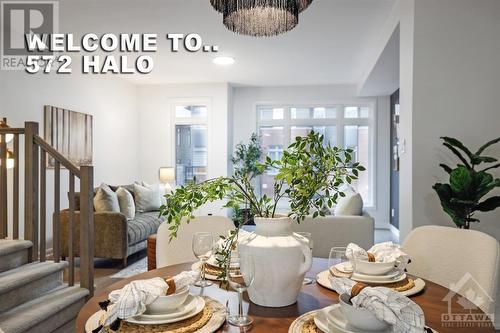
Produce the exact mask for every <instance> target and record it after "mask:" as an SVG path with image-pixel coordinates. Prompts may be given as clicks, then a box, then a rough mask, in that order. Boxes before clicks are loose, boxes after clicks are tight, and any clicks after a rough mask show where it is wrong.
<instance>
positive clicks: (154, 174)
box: [139, 83, 231, 214]
mask: <svg viewBox="0 0 500 333" xmlns="http://www.w3.org/2000/svg"><path fill="white" fill-rule="evenodd" d="M229 98H230V87H229V85H228V84H227V83H214V84H179V85H143V86H140V87H139V105H140V113H139V115H140V120H139V132H140V137H139V146H140V148H139V160H140V168H139V178H140V179H142V180H144V181H147V182H158V169H159V168H160V167H162V166H174V165H175V159H174V158H175V141H174V136H173V135H174V132H173V131H174V129H175V127H174V124H173V115H172V108H173V104H175V103H176V102H181V101H182V102H186V103H189V102H196V101H200V102H202V103H205V102H206V103H208V104H209V108H210V109H209V119H208V136H209V146H208V164H209V166H208V173H209V175H208V176H209V178H212V177H218V176H226V175H227V174H228V160H229V157H228V148H227V147H228V145H227V143H228V141H229V138H230V135H231V134H230V128H229V126H228V124H229ZM215 207H218V206H217V205H209V206H208V207H207V208H206V210H204V211H203V212H202V213H200V214H203V213H213V214H217V213H219V211H218V208H215Z"/></svg>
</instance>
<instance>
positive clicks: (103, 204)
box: [94, 183, 120, 213]
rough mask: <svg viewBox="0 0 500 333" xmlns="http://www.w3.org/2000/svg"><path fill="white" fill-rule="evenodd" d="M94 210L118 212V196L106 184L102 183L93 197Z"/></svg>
mask: <svg viewBox="0 0 500 333" xmlns="http://www.w3.org/2000/svg"><path fill="white" fill-rule="evenodd" d="M94 209H95V211H96V212H98V213H99V212H117V213H119V212H120V204H119V203H118V196H117V195H116V193H115V192H113V190H112V189H111V188H110V187H109V186H108V185H106V184H104V183H102V184H101V185H100V186H99V187H98V188H97V192H96V194H95V196H94Z"/></svg>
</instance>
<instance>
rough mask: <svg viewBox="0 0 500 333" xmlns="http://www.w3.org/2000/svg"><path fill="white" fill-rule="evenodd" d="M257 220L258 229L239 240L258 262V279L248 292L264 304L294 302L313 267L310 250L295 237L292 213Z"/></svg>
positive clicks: (277, 305) (253, 300)
mask: <svg viewBox="0 0 500 333" xmlns="http://www.w3.org/2000/svg"><path fill="white" fill-rule="evenodd" d="M254 220H255V225H256V228H255V232H253V233H252V234H251V235H250V236H248V237H245V239H243V240H241V242H239V244H238V251H240V252H241V253H248V254H249V255H251V256H252V257H253V261H254V265H255V279H254V282H253V284H252V285H251V286H250V288H248V296H249V297H250V300H251V301H252V302H253V303H255V304H257V305H261V306H267V307H283V306H288V305H290V304H293V303H295V302H296V301H297V297H298V295H299V292H300V289H301V288H302V282H303V280H304V275H305V273H306V272H307V271H308V270H309V269H310V268H311V265H312V253H311V250H310V249H309V246H308V245H307V244H306V243H304V242H301V241H299V240H298V239H297V238H296V237H294V235H293V232H292V228H291V223H292V221H291V219H290V218H289V217H280V218H260V217H255V219H254Z"/></svg>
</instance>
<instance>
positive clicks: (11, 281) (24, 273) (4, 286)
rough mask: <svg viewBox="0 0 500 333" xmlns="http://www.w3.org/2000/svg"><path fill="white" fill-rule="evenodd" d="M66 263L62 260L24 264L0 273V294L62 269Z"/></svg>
mask: <svg viewBox="0 0 500 333" xmlns="http://www.w3.org/2000/svg"><path fill="white" fill-rule="evenodd" d="M67 265H68V263H67V262H65V261H62V262H59V263H54V262H52V261H46V262H37V263H31V264H26V265H23V266H21V267H18V268H15V269H11V270H8V271H5V272H2V273H0V295H2V294H4V293H6V292H8V291H11V290H13V289H16V288H19V287H22V286H26V285H28V284H29V283H30V282H33V281H36V280H38V279H40V278H43V277H45V276H47V275H50V274H53V273H55V272H57V271H61V270H63V269H64V268H65V267H66V266H67Z"/></svg>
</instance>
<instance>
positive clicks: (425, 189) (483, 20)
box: [413, 0, 500, 239]
mask: <svg viewBox="0 0 500 333" xmlns="http://www.w3.org/2000/svg"><path fill="white" fill-rule="evenodd" d="M499 17H500V2H499V1H497V0H479V1H467V0H441V1H432V0H423V1H419V2H417V3H416V6H415V60H414V91H413V108H414V110H413V130H414V135H413V161H414V162H413V170H414V171H413V181H414V186H413V192H414V199H413V204H414V207H413V208H414V209H413V222H414V223H413V225H414V227H416V226H420V225H425V224H441V225H450V223H451V222H450V221H449V218H448V217H447V216H446V215H445V214H444V213H443V211H442V209H441V207H440V205H439V202H438V199H437V197H436V195H435V194H434V192H433V190H432V188H431V186H432V185H433V184H434V183H435V182H436V181H446V177H445V174H444V173H443V172H442V171H441V170H440V168H439V167H438V163H440V162H443V161H445V162H448V161H450V162H451V159H450V156H451V155H450V153H449V152H448V151H447V150H446V149H443V147H442V146H441V143H440V140H439V137H440V136H453V137H457V138H459V139H460V140H462V141H463V142H464V143H465V145H466V146H469V147H471V148H472V149H473V150H475V149H477V148H478V147H479V146H480V145H481V144H483V143H485V142H486V141H489V140H491V139H493V138H496V137H498V136H500V130H499V125H500V107H499V101H498V91H499V87H500V62H499V58H498V56H497V55H498V54H500V20H499ZM423 133H425V135H423ZM487 153H488V155H489V156H495V157H497V158H499V157H500V145H496V146H495V147H494V148H493V149H491V150H488V151H487ZM455 161H456V160H455ZM494 175H495V176H496V177H500V172H499V171H498V170H496V171H494ZM495 194H496V195H498V194H500V190H497V191H496V192H495ZM479 218H480V219H481V223H480V224H477V225H473V228H474V229H478V230H482V231H485V232H487V233H489V234H491V235H493V236H495V237H496V238H497V239H500V224H499V222H500V210H496V211H495V212H493V213H485V214H481V215H479Z"/></svg>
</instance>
